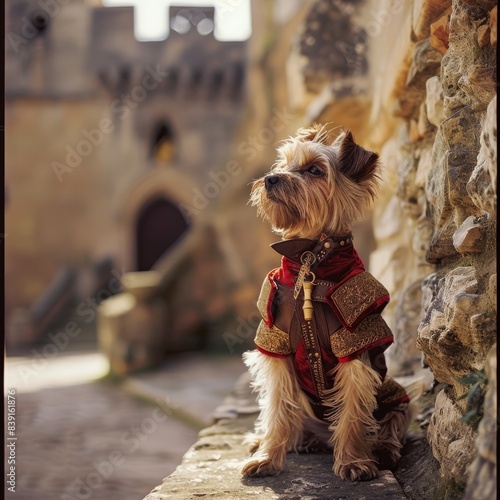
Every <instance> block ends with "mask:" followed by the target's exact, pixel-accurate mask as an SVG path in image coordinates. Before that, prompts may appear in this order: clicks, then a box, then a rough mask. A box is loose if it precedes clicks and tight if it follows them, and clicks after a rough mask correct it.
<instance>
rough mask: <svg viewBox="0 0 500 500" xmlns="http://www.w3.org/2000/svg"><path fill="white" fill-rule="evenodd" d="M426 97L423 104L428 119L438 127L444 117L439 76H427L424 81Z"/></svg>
mask: <svg viewBox="0 0 500 500" xmlns="http://www.w3.org/2000/svg"><path fill="white" fill-rule="evenodd" d="M425 88H426V99H425V105H426V107H427V118H428V120H429V121H430V122H431V123H432V124H433V125H435V126H436V127H439V125H440V124H441V122H442V121H443V120H444V119H445V116H444V110H443V87H442V86H441V80H440V79H439V76H437V75H436V76H433V77H432V78H429V79H428V80H427V82H426V83H425Z"/></svg>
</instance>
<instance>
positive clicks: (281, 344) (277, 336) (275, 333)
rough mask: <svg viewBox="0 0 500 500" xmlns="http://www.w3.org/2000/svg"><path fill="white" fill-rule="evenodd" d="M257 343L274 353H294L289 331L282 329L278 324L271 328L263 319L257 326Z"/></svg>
mask: <svg viewBox="0 0 500 500" xmlns="http://www.w3.org/2000/svg"><path fill="white" fill-rule="evenodd" d="M255 343H256V344H257V345H258V346H259V347H260V348H261V349H263V350H264V351H268V352H270V353H272V354H281V355H283V356H288V354H291V353H292V348H291V347H290V339H289V336H288V333H286V332H284V331H283V330H280V329H279V328H278V327H277V326H272V327H271V328H269V327H268V326H267V325H266V324H265V323H264V322H263V321H261V322H260V324H259V326H258V328H257V333H256V335H255Z"/></svg>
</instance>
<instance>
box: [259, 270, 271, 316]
mask: <svg viewBox="0 0 500 500" xmlns="http://www.w3.org/2000/svg"><path fill="white" fill-rule="evenodd" d="M272 289H273V287H272V285H271V282H270V281H269V278H268V277H267V276H266V277H265V278H264V282H263V283H262V288H261V289H260V295H259V298H258V300H257V309H258V310H259V312H260V314H261V316H262V317H263V318H264V321H265V322H266V323H268V322H269V314H268V312H267V311H268V309H267V306H268V303H269V296H270V295H271V291H272Z"/></svg>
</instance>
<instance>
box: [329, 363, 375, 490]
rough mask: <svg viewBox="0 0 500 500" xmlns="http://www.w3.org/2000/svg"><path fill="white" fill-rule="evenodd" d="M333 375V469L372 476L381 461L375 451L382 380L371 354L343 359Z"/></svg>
mask: <svg viewBox="0 0 500 500" xmlns="http://www.w3.org/2000/svg"><path fill="white" fill-rule="evenodd" d="M329 375H331V376H333V377H335V385H334V387H333V389H332V390H331V391H330V392H329V397H328V399H327V404H328V406H330V407H331V408H332V411H331V412H330V414H329V415H328V419H329V420H331V425H330V427H329V429H330V431H331V432H332V438H331V443H332V445H333V455H334V464H333V471H334V472H335V474H337V475H338V476H340V477H341V478H342V479H350V480H352V481H355V480H357V479H372V478H374V477H375V476H376V475H377V465H376V460H375V457H374V455H373V453H372V449H373V446H374V444H375V443H376V441H377V436H378V430H379V425H378V423H377V421H376V420H375V418H374V417H373V412H374V411H375V409H376V408H377V400H376V398H375V395H376V394H377V390H378V388H379V387H380V385H381V383H382V381H381V379H380V376H379V375H378V373H377V372H376V371H375V370H373V369H372V368H371V366H370V363H369V360H368V355H367V354H366V353H364V354H363V355H362V356H361V357H360V359H355V360H353V361H350V362H348V363H339V364H338V365H337V366H336V367H335V368H334V369H333V370H332V373H329Z"/></svg>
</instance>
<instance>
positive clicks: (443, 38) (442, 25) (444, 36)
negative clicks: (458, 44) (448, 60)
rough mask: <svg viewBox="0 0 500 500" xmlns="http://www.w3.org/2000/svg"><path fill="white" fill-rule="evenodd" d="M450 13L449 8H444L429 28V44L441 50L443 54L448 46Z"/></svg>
mask: <svg viewBox="0 0 500 500" xmlns="http://www.w3.org/2000/svg"><path fill="white" fill-rule="evenodd" d="M450 14H451V8H449V9H446V11H445V12H444V14H443V16H442V17H440V18H439V19H438V20H437V21H436V22H435V23H432V24H431V29H430V41H431V45H432V46H433V47H434V48H435V49H436V50H438V51H439V52H441V54H445V53H446V51H447V50H448V46H449V42H450V40H449V37H450V25H449V23H450Z"/></svg>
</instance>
